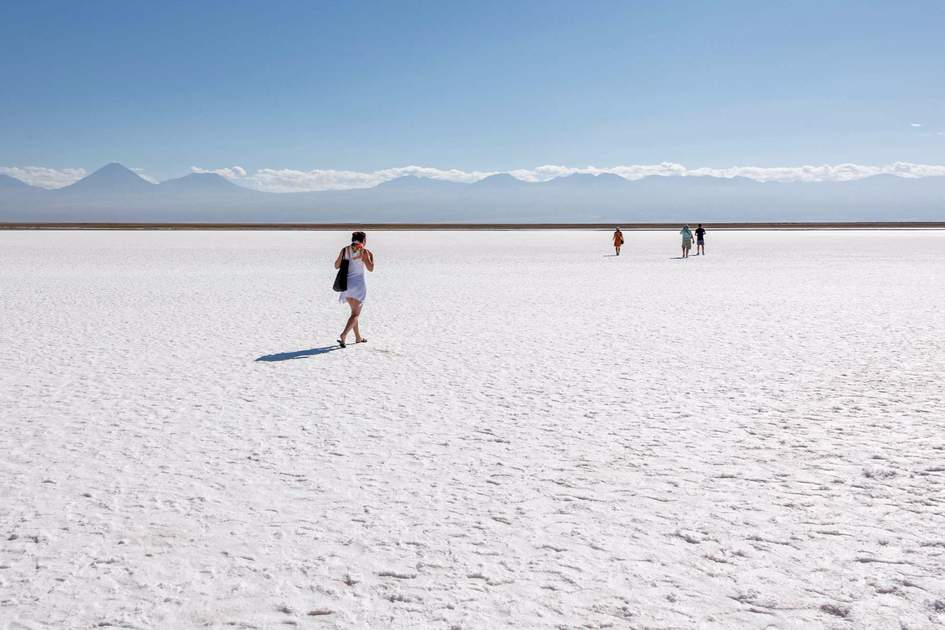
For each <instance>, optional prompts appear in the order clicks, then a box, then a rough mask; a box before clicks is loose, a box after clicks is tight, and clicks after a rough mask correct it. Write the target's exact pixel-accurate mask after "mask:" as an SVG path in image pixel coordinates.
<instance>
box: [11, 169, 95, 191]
mask: <svg viewBox="0 0 945 630" xmlns="http://www.w3.org/2000/svg"><path fill="white" fill-rule="evenodd" d="M0 173H3V174H4V175H9V176H10V177H15V178H17V179H18V180H20V181H22V182H26V183H27V184H29V185H30V186H39V187H40V188H62V187H63V186H68V185H69V184H72V183H73V182H76V181H78V180H80V179H82V178H83V177H85V175H86V170H85V169H84V168H63V169H55V168H46V167H44V166H0Z"/></svg>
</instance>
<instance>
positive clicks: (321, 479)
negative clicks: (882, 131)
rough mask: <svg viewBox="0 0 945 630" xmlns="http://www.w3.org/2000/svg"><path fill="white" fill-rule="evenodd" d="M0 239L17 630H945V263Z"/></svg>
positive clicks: (508, 248) (636, 238) (236, 241)
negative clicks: (350, 308) (361, 274)
mask: <svg viewBox="0 0 945 630" xmlns="http://www.w3.org/2000/svg"><path fill="white" fill-rule="evenodd" d="M343 239H344V234H341V233H299V232H271V233H267V232H252V233H240V232H219V233H214V232H5V233H0V288H2V293H0V296H2V297H0V299H2V310H0V344H2V348H3V352H2V353H0V417H2V423H3V433H2V438H0V627H4V628H6V627H9V628H89V627H127V628H189V627H201V628H224V627H243V628H273V627H283V626H299V627H312V628H352V627H362V628H381V627H383V628H427V627H429V628H444V629H446V628H500V627H518V628H559V627H576V626H582V627H613V628H719V629H722V628H725V629H731V628H779V629H789V628H913V629H918V628H934V627H941V626H942V624H943V623H945V577H943V576H945V535H943V533H942V532H943V531H945V520H943V519H945V517H943V511H945V492H943V490H945V438H943V431H942V429H943V424H945V405H943V402H945V387H943V386H942V383H943V377H945V317H943V316H942V313H943V312H945V292H943V291H942V287H945V259H943V258H942V257H941V255H940V249H941V243H942V239H943V233H942V232H933V231H928V232H922V231H908V232H907V231H902V232H892V231H870V232H828V231H825V232H710V235H709V239H708V246H709V256H707V257H698V258H690V259H689V260H672V259H671V258H672V257H673V256H676V255H677V246H678V244H677V242H676V241H677V238H676V236H675V235H674V234H669V233H659V232H646V233H628V238H627V245H626V246H625V248H624V254H625V255H623V256H621V257H619V258H612V257H605V256H604V254H607V253H610V252H609V250H608V247H609V233H608V232H543V231H535V232H419V233H405V232H392V233H390V232H388V233H382V232H377V233H372V234H370V235H369V239H370V246H371V247H372V249H374V250H375V252H376V254H377V259H378V266H377V273H375V274H373V275H372V276H370V277H369V279H368V283H369V301H368V303H367V304H366V305H365V311H364V323H363V329H364V332H365V334H366V336H367V337H368V338H370V339H371V342H370V343H369V344H367V345H366V346H358V347H349V348H347V349H345V350H333V349H331V348H330V346H331V345H332V340H333V339H334V338H335V337H336V334H337V332H338V330H339V329H340V327H341V324H342V323H343V320H344V317H345V315H344V311H343V309H342V308H341V307H339V306H338V305H337V304H336V303H335V302H334V294H332V292H331V291H330V285H331V279H332V277H333V271H332V269H331V267H330V265H331V260H332V258H333V256H334V253H335V252H336V251H337V249H338V245H339V244H340V243H342V242H343Z"/></svg>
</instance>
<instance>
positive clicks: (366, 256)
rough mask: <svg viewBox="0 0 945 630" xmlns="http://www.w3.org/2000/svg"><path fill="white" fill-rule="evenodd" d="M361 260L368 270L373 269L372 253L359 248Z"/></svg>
mask: <svg viewBox="0 0 945 630" xmlns="http://www.w3.org/2000/svg"><path fill="white" fill-rule="evenodd" d="M361 261H362V262H363V263H364V266H365V268H366V269H367V270H368V271H374V254H372V253H371V252H370V251H369V250H367V249H362V250H361Z"/></svg>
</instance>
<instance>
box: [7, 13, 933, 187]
mask: <svg viewBox="0 0 945 630" xmlns="http://www.w3.org/2000/svg"><path fill="white" fill-rule="evenodd" d="M943 32H945V3H943V2H938V1H935V2H902V3H874V2H823V1H821V2H790V3H759V2H720V3H677V2H659V3H656V2H652V3H642V2H640V3H632V2H580V3H575V2H463V3H460V2H445V3H434V2H415V3H413V2H408V3H396V2H378V3H368V2H360V3H342V2H337V3H316V2H277V3H263V2H242V1H239V2H234V1H232V0H231V1H229V2H213V1H201V2H160V3H137V2H106V1H101V0H97V1H96V2H90V3H77V2H74V1H71V2H44V1H35V0H31V1H30V2H11V3H6V4H5V6H4V11H3V20H2V21H0V81H2V83H0V85H2V91H0V167H3V166H5V167H16V166H20V167H23V166H42V167H48V168H52V169H67V168H75V169H87V170H92V169H94V168H97V167H98V166H101V165H102V164H104V163H106V162H110V161H116V160H117V161H120V162H122V163H124V164H126V165H128V166H133V167H136V168H140V169H143V171H144V172H146V173H148V174H149V175H151V176H153V177H157V178H161V179H163V178H167V177H171V176H178V175H183V174H185V173H187V172H189V170H190V168H191V167H193V166H198V167H202V168H209V169H212V168H221V167H231V166H235V165H239V166H240V167H242V168H243V169H245V170H246V171H248V172H250V173H251V172H253V171H257V170H259V169H298V170H302V171H307V170H310V169H337V170H349V171H359V172H364V171H375V170H377V169H387V168H392V167H399V166H405V165H422V166H430V167H436V168H439V169H459V170H463V171H488V172H492V171H497V170H509V169H523V168H531V167H536V166H539V165H544V164H556V165H572V166H583V165H588V164H594V165H600V166H611V165H634V164H654V163H659V162H675V163H679V164H684V165H686V166H687V167H699V166H714V167H727V166H733V165H753V166H761V167H765V166H789V165H801V164H840V163H847V162H850V163H856V164H889V163H893V162H896V161H906V162H914V163H921V164H943V163H945V133H943V132H945V81H943V80H942V69H943V67H945V37H943V35H942V34H943ZM913 125H921V126H913Z"/></svg>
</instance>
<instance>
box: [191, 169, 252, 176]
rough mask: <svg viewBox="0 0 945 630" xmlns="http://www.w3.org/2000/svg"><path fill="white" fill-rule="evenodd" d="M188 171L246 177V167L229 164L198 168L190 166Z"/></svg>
mask: <svg viewBox="0 0 945 630" xmlns="http://www.w3.org/2000/svg"><path fill="white" fill-rule="evenodd" d="M190 172H191V173H215V174H217V175H221V176H223V177H225V178H227V179H240V178H243V177H246V169H244V168H243V167H242V166H231V167H230V168H200V167H199V166H191V167H190Z"/></svg>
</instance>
